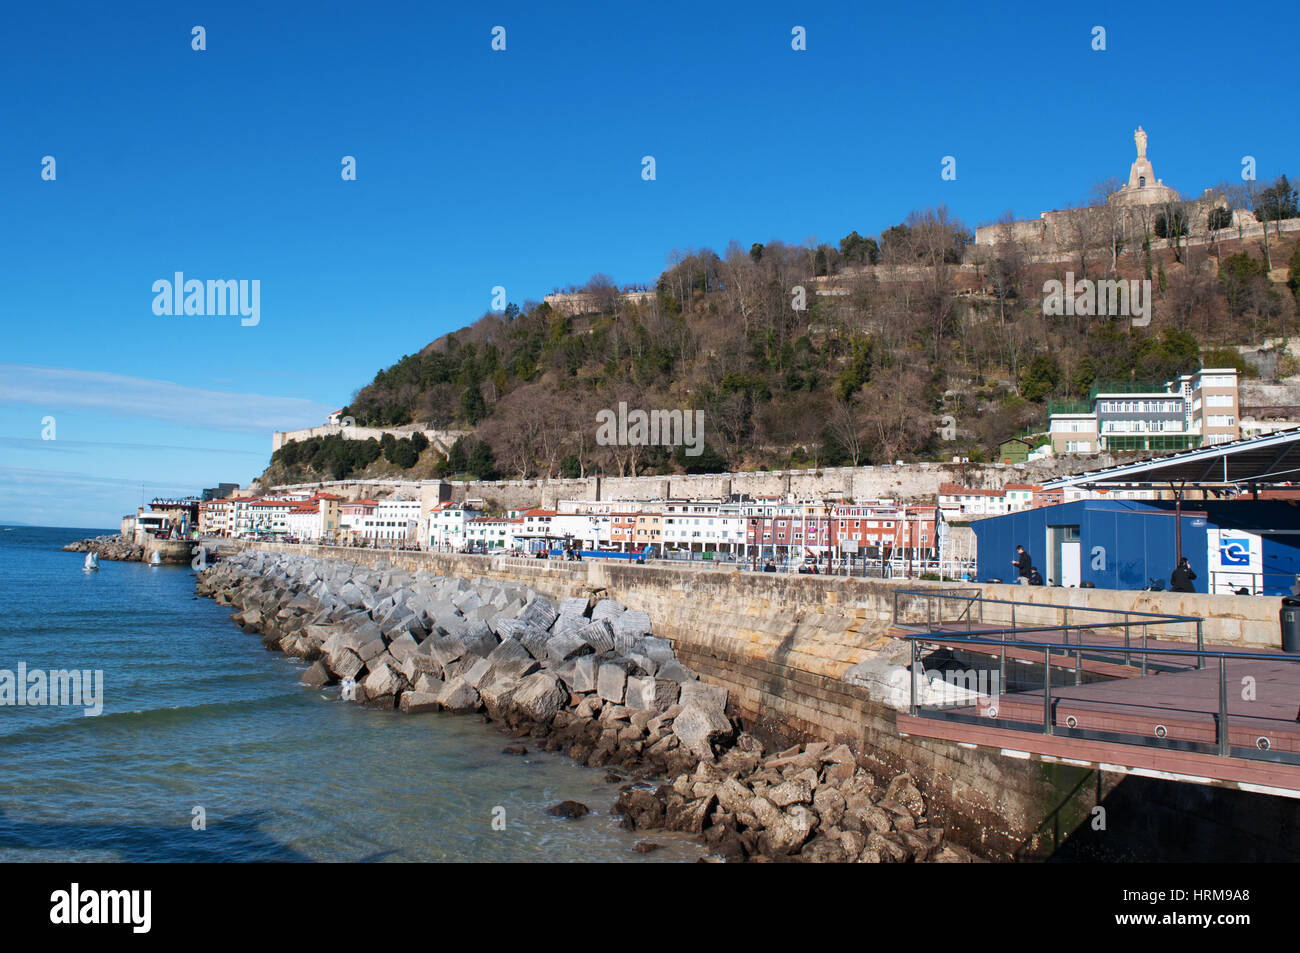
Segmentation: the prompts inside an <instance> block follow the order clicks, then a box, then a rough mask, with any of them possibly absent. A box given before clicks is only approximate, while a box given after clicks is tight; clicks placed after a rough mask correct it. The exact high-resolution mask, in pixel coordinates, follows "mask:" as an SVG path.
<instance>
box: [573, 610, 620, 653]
mask: <svg viewBox="0 0 1300 953" xmlns="http://www.w3.org/2000/svg"><path fill="white" fill-rule="evenodd" d="M576 635H577V636H578V638H580V639H582V640H583V641H584V642H586V643H587V644H588V645H590V646H591V647H592V650H593V651H595V652H596V654H597V655H599V654H601V653H603V652H612V651H614V630H613V629H611V628H610V626H609V623H608V622H606V621H605V620H604V619H595V620H593V621H591V622H589V623H587V624H586V625H584V626H583V627H582V628H580V629H578V630H577V632H576Z"/></svg>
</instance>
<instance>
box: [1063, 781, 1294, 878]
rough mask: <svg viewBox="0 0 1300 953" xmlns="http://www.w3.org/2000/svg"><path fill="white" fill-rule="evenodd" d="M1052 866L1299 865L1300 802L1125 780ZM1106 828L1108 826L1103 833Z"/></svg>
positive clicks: (1229, 790)
mask: <svg viewBox="0 0 1300 953" xmlns="http://www.w3.org/2000/svg"><path fill="white" fill-rule="evenodd" d="M1098 806H1099V807H1100V808H1101V809H1102V810H1104V812H1105V813H1104V814H1100V815H1099V814H1096V813H1095V811H1096V809H1095V808H1094V809H1093V813H1090V814H1089V815H1088V816H1087V817H1085V819H1084V820H1083V822H1082V823H1080V824H1079V825H1078V826H1077V827H1076V828H1075V829H1074V830H1073V831H1071V832H1070V834H1069V835H1068V837H1066V839H1065V840H1064V842H1063V843H1062V844H1061V845H1060V846H1059V847H1058V848H1057V850H1056V851H1055V853H1053V854H1052V856H1051V857H1050V858H1048V862H1049V863H1069V862H1081V863H1096V862H1099V861H1100V862H1108V863H1109V862H1116V861H1119V862H1132V863H1152V862H1164V863H1215V862H1218V863H1222V862H1228V863H1281V862H1288V861H1289V862H1295V861H1297V860H1300V800H1295V799H1293V798H1285V797H1274V796H1272V795H1268V794H1254V793H1250V792H1246V791H1238V790H1235V789H1232V788H1217V787H1210V786H1208V785H1201V784H1187V783H1182V782H1177V781H1160V780H1157V779H1154V778H1140V777H1132V776H1129V777H1125V778H1124V779H1123V780H1122V781H1120V782H1119V783H1118V784H1117V785H1115V787H1114V788H1113V789H1111V791H1110V792H1109V793H1108V794H1106V795H1105V796H1104V797H1103V798H1102V800H1101V803H1100V805H1098ZM1099 822H1104V829H1103V828H1102V827H1101V825H1100V824H1099Z"/></svg>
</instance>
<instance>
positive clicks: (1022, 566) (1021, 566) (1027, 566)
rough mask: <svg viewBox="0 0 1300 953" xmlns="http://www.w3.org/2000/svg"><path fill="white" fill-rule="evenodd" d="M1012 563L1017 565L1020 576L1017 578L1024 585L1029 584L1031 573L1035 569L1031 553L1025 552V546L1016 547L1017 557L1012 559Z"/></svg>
mask: <svg viewBox="0 0 1300 953" xmlns="http://www.w3.org/2000/svg"><path fill="white" fill-rule="evenodd" d="M1011 565H1013V566H1015V567H1016V572H1017V573H1018V574H1019V578H1018V579H1016V582H1018V583H1019V584H1020V585H1022V586H1027V585H1029V574H1030V572H1032V571H1033V568H1034V561H1033V560H1032V559H1030V558H1029V553H1027V552H1025V547H1023V546H1017V547H1016V558H1015V559H1013V560H1011Z"/></svg>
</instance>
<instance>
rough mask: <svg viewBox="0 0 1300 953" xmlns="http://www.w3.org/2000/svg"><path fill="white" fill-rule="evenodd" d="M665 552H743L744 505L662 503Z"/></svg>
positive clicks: (683, 502)
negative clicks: (666, 550)
mask: <svg viewBox="0 0 1300 953" xmlns="http://www.w3.org/2000/svg"><path fill="white" fill-rule="evenodd" d="M661 508H662V513H663V533H662V538H663V544H664V548H665V549H669V550H685V551H687V552H692V553H739V552H741V551H743V549H744V546H745V521H744V519H743V518H742V517H741V515H740V504H738V503H723V502H720V501H718V500H667V501H665V502H664V503H663V504H661Z"/></svg>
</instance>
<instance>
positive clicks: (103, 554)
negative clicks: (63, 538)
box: [63, 533, 144, 562]
mask: <svg viewBox="0 0 1300 953" xmlns="http://www.w3.org/2000/svg"><path fill="white" fill-rule="evenodd" d="M63 551H64V552H67V553H95V554H96V555H97V556H99V558H100V559H109V560H115V561H117V562H141V561H143V560H144V547H143V546H137V545H136V544H135V542H134V541H133V540H130V539H127V538H126V537H125V536H122V535H121V534H120V533H117V534H113V535H111V536H93V537H91V538H90V539H79V540H77V541H76V542H72V543H68V545H66V546H64V547H63Z"/></svg>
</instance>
